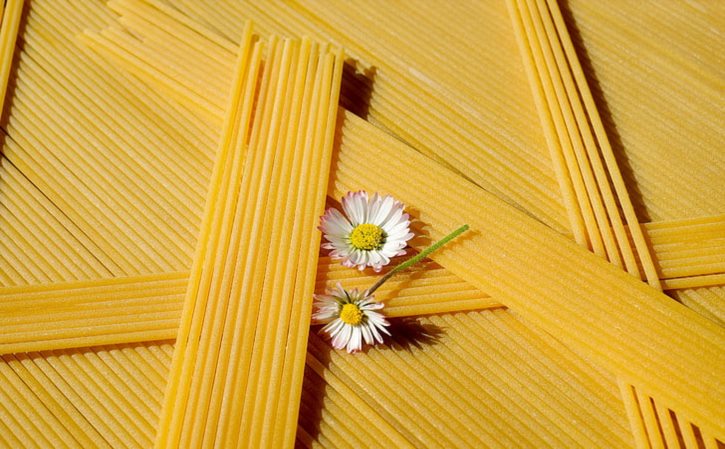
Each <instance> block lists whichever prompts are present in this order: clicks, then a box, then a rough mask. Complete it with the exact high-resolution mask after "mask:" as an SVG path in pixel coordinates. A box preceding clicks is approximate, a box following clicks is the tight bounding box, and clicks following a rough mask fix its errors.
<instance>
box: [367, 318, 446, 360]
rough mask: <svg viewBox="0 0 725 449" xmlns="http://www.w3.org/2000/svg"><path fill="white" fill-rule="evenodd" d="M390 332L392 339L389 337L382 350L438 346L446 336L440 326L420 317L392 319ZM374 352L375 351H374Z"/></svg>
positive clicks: (404, 349) (405, 349) (407, 349)
mask: <svg viewBox="0 0 725 449" xmlns="http://www.w3.org/2000/svg"><path fill="white" fill-rule="evenodd" d="M389 321H390V327H388V330H389V331H390V333H391V334H392V337H387V338H386V341H385V346H381V347H380V348H379V349H381V350H386V349H387V350H393V351H408V352H411V351H412V350H413V348H416V349H422V348H423V346H431V345H436V344H438V342H439V341H440V339H441V336H442V335H443V334H444V331H443V329H442V328H441V327H440V326H436V325H435V324H432V323H430V322H425V321H424V319H422V318H420V317H403V318H395V319H390V320H389ZM373 350H374V349H373Z"/></svg>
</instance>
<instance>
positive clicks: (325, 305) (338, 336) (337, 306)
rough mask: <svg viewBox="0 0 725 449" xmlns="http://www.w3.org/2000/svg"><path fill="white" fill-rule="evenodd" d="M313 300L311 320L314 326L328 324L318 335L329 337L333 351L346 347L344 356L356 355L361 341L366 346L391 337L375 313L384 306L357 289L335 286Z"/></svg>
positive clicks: (384, 322)
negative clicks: (385, 337) (346, 354)
mask: <svg viewBox="0 0 725 449" xmlns="http://www.w3.org/2000/svg"><path fill="white" fill-rule="evenodd" d="M314 297H315V303H314V307H315V313H314V314H313V315H312V319H313V320H314V321H315V322H317V323H327V325H326V326H325V327H323V328H322V330H321V331H320V332H325V333H327V334H329V336H330V338H332V346H333V347H334V348H335V349H342V348H345V347H347V352H355V351H359V350H361V349H362V342H363V340H365V343H367V344H369V345H370V344H375V342H378V343H382V342H383V336H382V335H381V332H383V333H385V334H387V335H390V333H388V330H387V329H385V327H386V326H389V325H390V323H388V321H387V320H386V319H385V317H384V316H383V315H382V314H380V313H378V312H376V310H380V309H382V308H383V304H382V303H379V302H377V301H375V299H374V297H373V296H372V295H368V294H367V292H358V290H357V289H353V290H350V291H347V290H345V289H344V288H342V285H340V283H338V284H337V286H336V288H334V289H332V290H328V291H327V294H326V295H314Z"/></svg>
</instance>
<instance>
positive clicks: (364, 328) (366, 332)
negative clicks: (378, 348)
mask: <svg viewBox="0 0 725 449" xmlns="http://www.w3.org/2000/svg"><path fill="white" fill-rule="evenodd" d="M361 330H362V335H363V338H364V339H365V343H367V344H369V345H371V344H373V334H372V332H370V328H369V327H368V326H367V325H365V326H362V329H361Z"/></svg>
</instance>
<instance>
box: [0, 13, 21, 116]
mask: <svg viewBox="0 0 725 449" xmlns="http://www.w3.org/2000/svg"><path fill="white" fill-rule="evenodd" d="M23 3H24V0H8V4H7V7H6V8H5V10H3V9H2V6H0V117H2V115H3V109H4V106H5V93H6V91H7V88H8V80H9V78H10V72H11V70H12V65H13V54H14V52H15V41H16V39H17V37H18V30H19V28H20V19H21V18H22V16H23Z"/></svg>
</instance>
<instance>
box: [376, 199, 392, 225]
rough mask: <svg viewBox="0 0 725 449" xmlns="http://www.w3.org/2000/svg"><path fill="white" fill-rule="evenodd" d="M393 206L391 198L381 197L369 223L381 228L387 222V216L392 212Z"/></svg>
mask: <svg viewBox="0 0 725 449" xmlns="http://www.w3.org/2000/svg"><path fill="white" fill-rule="evenodd" d="M394 205H395V199H393V197H392V196H390V195H385V196H384V197H382V198H381V199H380V202H379V204H378V207H377V213H376V214H375V215H374V216H372V217H371V218H370V222H371V223H373V224H376V225H378V226H381V225H382V224H383V223H385V222H386V221H387V220H388V216H390V214H391V212H392V211H393V206H394ZM381 227H382V226H381Z"/></svg>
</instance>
